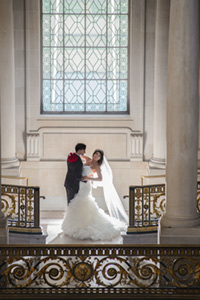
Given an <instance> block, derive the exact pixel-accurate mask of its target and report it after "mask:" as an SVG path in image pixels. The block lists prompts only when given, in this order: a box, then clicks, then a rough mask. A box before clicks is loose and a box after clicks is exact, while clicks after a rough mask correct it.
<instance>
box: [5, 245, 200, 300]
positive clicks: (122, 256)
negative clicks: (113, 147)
mask: <svg viewBox="0 0 200 300" xmlns="http://www.w3.org/2000/svg"><path fill="white" fill-rule="evenodd" d="M199 270H200V247H199V245H193V246H192V245H191V246H189V245H185V246H184V245H165V246H158V245H156V246H154V245H149V246H148V245H143V246H138V245H120V246H119V245H84V246H82V245H51V246H48V245H43V246H42V245H34V246H27V245H23V246H22V245H21V246H16V245H15V246H14V247H13V246H10V245H3V246H2V245H1V246H0V299H11V298H12V299H27V298H28V297H29V298H31V299H41V298H43V299H72V298H73V299H74V298H75V299H110V298H113V299H147V298H148V299H161V298H162V299H169V298H170V299H172V298H173V299H183V298H184V299H199V295H200V286H199V280H200V272H199Z"/></svg>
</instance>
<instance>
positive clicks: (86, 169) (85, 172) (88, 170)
mask: <svg viewBox="0 0 200 300" xmlns="http://www.w3.org/2000/svg"><path fill="white" fill-rule="evenodd" d="M91 174H92V169H91V168H90V166H83V174H82V175H83V176H89V175H91Z"/></svg>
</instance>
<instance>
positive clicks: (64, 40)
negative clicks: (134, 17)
mask: <svg viewBox="0 0 200 300" xmlns="http://www.w3.org/2000/svg"><path fill="white" fill-rule="evenodd" d="M41 11H42V78H43V80H42V82H43V87H42V90H43V95H42V98H43V101H42V111H43V113H62V112H63V113H109V114H110V113H113V112H114V113H127V112H128V105H127V98H128V32H129V14H128V12H129V0H42V7H41Z"/></svg>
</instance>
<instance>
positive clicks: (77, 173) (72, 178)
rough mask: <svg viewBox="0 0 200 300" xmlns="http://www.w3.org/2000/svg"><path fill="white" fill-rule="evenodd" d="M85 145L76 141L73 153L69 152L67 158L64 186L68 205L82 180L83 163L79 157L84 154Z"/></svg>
mask: <svg viewBox="0 0 200 300" xmlns="http://www.w3.org/2000/svg"><path fill="white" fill-rule="evenodd" d="M85 149H86V145H85V144H81V143H78V144H77V145H76V147H75V151H76V152H75V153H70V154H69V155H68V158H67V166H68V171H67V175H66V178H65V183H64V186H65V188H66V192H67V202H68V205H69V203H70V201H71V200H72V199H73V198H74V196H75V194H77V193H78V191H79V182H80V181H81V180H82V170H83V163H82V160H81V158H80V156H81V155H84V154H85Z"/></svg>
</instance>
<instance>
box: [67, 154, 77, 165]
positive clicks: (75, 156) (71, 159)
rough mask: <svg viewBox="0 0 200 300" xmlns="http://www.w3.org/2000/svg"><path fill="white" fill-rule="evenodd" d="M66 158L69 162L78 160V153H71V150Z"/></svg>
mask: <svg viewBox="0 0 200 300" xmlns="http://www.w3.org/2000/svg"><path fill="white" fill-rule="evenodd" d="M67 160H68V161H69V162H71V163H73V162H75V161H77V160H78V155H77V154H76V153H72V152H71V153H70V154H69V155H68V158H67Z"/></svg>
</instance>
